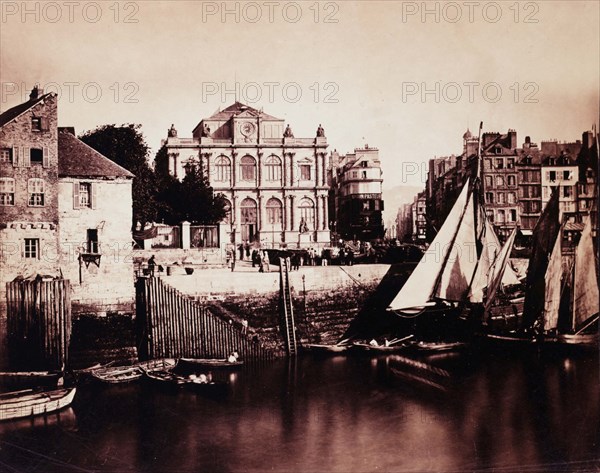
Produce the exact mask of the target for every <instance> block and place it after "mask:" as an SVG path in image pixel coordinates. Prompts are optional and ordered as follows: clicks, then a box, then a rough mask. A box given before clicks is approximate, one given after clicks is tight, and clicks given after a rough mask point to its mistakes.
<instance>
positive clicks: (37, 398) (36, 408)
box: [0, 388, 76, 420]
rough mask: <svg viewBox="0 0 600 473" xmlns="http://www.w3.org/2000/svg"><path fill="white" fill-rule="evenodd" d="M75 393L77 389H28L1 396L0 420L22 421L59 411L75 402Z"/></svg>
mask: <svg viewBox="0 0 600 473" xmlns="http://www.w3.org/2000/svg"><path fill="white" fill-rule="evenodd" d="M75 391H76V388H70V389H56V390H52V391H35V390H32V389H26V390H24V391H14V392H9V393H5V394H0V420H10V419H20V418H23V417H29V416H34V415H40V414H48V413H50V412H54V411H58V410H59V409H62V408H64V407H67V406H68V405H69V404H71V402H73V398H74V397H75Z"/></svg>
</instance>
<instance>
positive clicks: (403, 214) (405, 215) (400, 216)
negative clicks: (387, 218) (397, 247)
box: [396, 203, 413, 242]
mask: <svg viewBox="0 0 600 473" xmlns="http://www.w3.org/2000/svg"><path fill="white" fill-rule="evenodd" d="M412 207H413V204H412V203H410V204H403V205H402V206H401V207H400V208H399V209H398V213H397V215H396V228H397V230H396V235H397V238H398V240H400V241H401V242H409V241H412V234H413V229H412V228H413V227H412V223H413V219H412Z"/></svg>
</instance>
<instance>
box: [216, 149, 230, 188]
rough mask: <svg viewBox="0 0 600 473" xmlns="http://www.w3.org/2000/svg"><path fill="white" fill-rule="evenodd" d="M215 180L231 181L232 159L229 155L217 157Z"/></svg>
mask: <svg viewBox="0 0 600 473" xmlns="http://www.w3.org/2000/svg"><path fill="white" fill-rule="evenodd" d="M215 181H217V182H231V161H230V160H229V158H228V157H227V156H222V155H221V156H219V157H218V158H217V159H215Z"/></svg>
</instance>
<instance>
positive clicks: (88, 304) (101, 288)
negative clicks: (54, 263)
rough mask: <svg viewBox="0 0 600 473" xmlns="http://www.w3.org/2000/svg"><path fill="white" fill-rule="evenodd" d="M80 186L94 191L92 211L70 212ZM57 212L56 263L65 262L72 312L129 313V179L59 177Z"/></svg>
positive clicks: (131, 300)
mask: <svg viewBox="0 0 600 473" xmlns="http://www.w3.org/2000/svg"><path fill="white" fill-rule="evenodd" d="M81 185H84V186H85V185H90V186H92V187H93V188H94V192H93V198H94V199H95V200H96V202H95V203H94V205H93V207H91V206H90V207H88V206H74V198H75V197H76V196H75V197H74V193H75V192H76V191H77V189H78V188H79V187H80V186H81ZM58 208H59V220H60V248H61V258H62V261H64V262H67V264H64V268H65V269H63V274H64V276H65V278H67V279H69V280H70V281H71V287H72V289H73V294H72V295H71V301H72V304H73V312H74V313H90V312H92V313H96V314H98V313H102V314H106V313H109V312H132V309H133V304H134V293H133V285H134V280H133V277H134V273H133V257H132V248H133V246H132V243H131V231H130V227H131V208H132V199H131V179H129V178H114V179H110V180H108V179H99V178H91V177H83V178H80V177H61V178H60V181H59V193H58ZM90 232H91V234H90ZM90 236H92V237H96V238H95V242H94V240H91V239H90Z"/></svg>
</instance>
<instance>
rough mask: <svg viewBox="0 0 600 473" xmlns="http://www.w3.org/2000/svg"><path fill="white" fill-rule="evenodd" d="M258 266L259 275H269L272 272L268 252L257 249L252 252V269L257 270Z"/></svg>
mask: <svg viewBox="0 0 600 473" xmlns="http://www.w3.org/2000/svg"><path fill="white" fill-rule="evenodd" d="M257 266H258V272H259V273H268V272H270V271H271V267H270V266H269V254H268V253H267V250H261V249H258V248H255V249H254V250H252V267H253V268H256V267H257Z"/></svg>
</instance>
